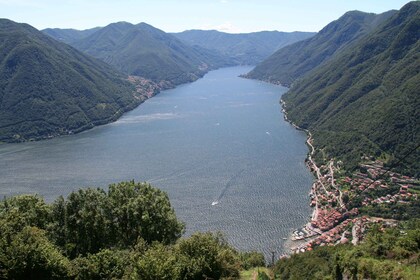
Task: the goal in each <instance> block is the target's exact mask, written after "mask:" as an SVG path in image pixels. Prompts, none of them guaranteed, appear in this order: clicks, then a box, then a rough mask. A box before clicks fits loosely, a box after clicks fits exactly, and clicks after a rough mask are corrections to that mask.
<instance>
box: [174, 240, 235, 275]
mask: <svg viewBox="0 0 420 280" xmlns="http://www.w3.org/2000/svg"><path fill="white" fill-rule="evenodd" d="M176 247H177V250H178V251H179V252H180V254H182V255H184V256H185V257H186V259H187V260H188V264H187V266H186V267H185V269H184V271H183V279H203V278H205V277H209V278H213V279H220V278H222V277H232V278H234V277H239V268H240V260H239V257H238V253H237V252H236V251H235V250H233V249H232V248H231V247H230V246H229V245H228V244H227V242H226V240H225V238H224V237H223V236H222V235H221V234H220V233H218V234H213V233H195V234H193V235H192V236H190V237H189V238H187V239H181V240H180V241H179V242H178V243H177V245H176Z"/></svg>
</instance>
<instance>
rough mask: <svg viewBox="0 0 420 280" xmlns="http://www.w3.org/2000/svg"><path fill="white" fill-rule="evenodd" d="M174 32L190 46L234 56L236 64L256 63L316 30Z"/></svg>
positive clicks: (312, 34)
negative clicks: (241, 32)
mask: <svg viewBox="0 0 420 280" xmlns="http://www.w3.org/2000/svg"><path fill="white" fill-rule="evenodd" d="M173 35H174V36H176V37H177V38H179V39H181V40H182V41H184V42H186V43H188V44H190V45H193V46H200V47H203V48H207V49H211V50H217V51H218V52H220V53H222V54H224V55H227V56H229V57H231V58H233V59H234V60H235V62H236V63H237V64H249V65H255V64H257V63H260V62H261V61H263V60H264V59H266V58H267V57H268V56H270V55H271V54H272V53H274V52H275V51H276V50H278V49H280V48H282V47H284V46H286V45H289V44H292V43H295V42H297V41H300V40H304V39H307V38H309V37H312V36H314V35H315V33H314V32H279V31H261V32H253V33H243V34H229V33H224V32H219V31H216V30H187V31H184V32H180V33H173Z"/></svg>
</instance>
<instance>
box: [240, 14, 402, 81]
mask: <svg viewBox="0 0 420 280" xmlns="http://www.w3.org/2000/svg"><path fill="white" fill-rule="evenodd" d="M395 12H396V11H389V12H386V13H383V14H380V15H375V14H368V13H363V12H359V11H351V12H347V13H346V14H344V15H343V16H342V17H340V18H339V19H338V20H336V21H333V22H331V23H330V24H328V25H327V26H325V27H324V28H323V29H322V30H321V31H320V32H319V33H318V34H316V35H315V36H313V37H311V38H309V39H306V40H303V41H300V42H297V43H294V44H292V45H289V46H287V47H284V48H282V49H280V50H278V51H277V52H275V53H274V54H273V55H271V56H270V57H268V58H267V59H266V60H265V61H263V62H262V63H260V64H259V65H257V66H256V67H255V68H254V69H253V70H252V71H251V72H250V73H248V74H247V77H249V78H251V79H259V80H265V81H269V82H273V83H278V84H282V85H285V86H290V85H291V84H292V83H293V81H295V80H296V79H298V78H299V77H301V76H303V75H304V74H306V73H308V72H309V71H311V70H312V69H314V68H316V67H318V66H319V65H320V64H322V63H323V62H325V61H328V60H330V59H331V58H333V57H334V56H335V54H336V53H337V52H339V51H340V50H341V49H343V48H345V47H346V46H348V45H349V44H351V43H352V42H354V41H357V40H358V39H359V38H361V37H362V36H364V35H366V34H368V33H369V32H371V31H372V30H373V29H374V28H375V27H377V26H378V25H379V24H381V23H382V22H383V21H385V20H386V19H388V18H389V17H390V16H392V15H393V14H394V13H395Z"/></svg>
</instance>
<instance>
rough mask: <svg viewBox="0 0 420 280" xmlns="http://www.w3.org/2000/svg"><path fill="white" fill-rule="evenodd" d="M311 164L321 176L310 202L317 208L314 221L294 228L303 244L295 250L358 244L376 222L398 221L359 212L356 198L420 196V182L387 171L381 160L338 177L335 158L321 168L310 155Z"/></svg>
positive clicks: (366, 200)
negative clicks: (362, 214)
mask: <svg viewBox="0 0 420 280" xmlns="http://www.w3.org/2000/svg"><path fill="white" fill-rule="evenodd" d="M308 166H309V168H310V169H311V171H312V172H314V174H315V175H316V176H317V180H316V182H315V183H314V185H313V186H312V189H311V193H310V198H311V204H310V205H311V206H312V207H314V211H313V214H312V219H311V221H310V222H309V223H308V224H307V225H305V226H304V227H303V228H302V229H300V230H296V231H295V232H293V234H292V240H299V241H300V245H298V246H296V247H294V248H291V251H292V253H299V252H305V251H310V250H312V249H313V248H315V247H317V246H332V245H336V244H340V243H341V244H345V243H348V242H352V243H353V244H357V243H358V242H359V241H360V240H362V239H363V236H364V234H365V230H366V228H368V227H369V226H370V225H371V224H372V223H380V225H381V227H387V226H392V225H393V224H395V221H392V220H384V219H381V218H375V217H366V216H363V217H360V216H358V215H359V209H358V208H357V207H355V206H354V203H351V202H352V201H353V200H359V201H360V207H363V206H368V205H375V204H380V203H409V202H410V201H413V200H417V199H418V194H417V193H418V192H419V191H420V190H419V186H420V182H418V181H416V179H414V178H410V177H408V176H403V175H401V174H398V173H395V172H389V171H387V170H386V169H384V167H383V164H382V163H381V162H379V161H375V162H371V163H369V164H364V165H362V166H361V167H362V168H361V169H362V170H363V171H364V172H358V173H355V174H354V175H353V176H352V178H350V177H343V178H340V179H338V180H337V179H335V178H334V171H337V170H335V169H334V167H333V162H332V161H331V162H330V163H329V164H328V166H321V167H320V168H318V167H317V166H316V164H315V162H314V161H313V160H312V159H311V157H309V158H308ZM337 182H338V183H337ZM343 197H346V199H343Z"/></svg>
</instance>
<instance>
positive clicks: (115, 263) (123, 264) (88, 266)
mask: <svg viewBox="0 0 420 280" xmlns="http://www.w3.org/2000/svg"><path fill="white" fill-rule="evenodd" d="M130 262H131V259H130V252H128V251H120V250H110V249H104V250H101V251H99V252H98V253H96V254H88V255H87V256H86V257H78V258H75V259H74V260H72V262H71V267H72V271H71V274H72V276H73V277H74V278H75V279H76V280H85V279H86V280H90V279H92V280H94V279H97V280H101V279H122V277H123V276H124V273H125V272H126V271H129V268H130V266H129V264H130Z"/></svg>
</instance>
